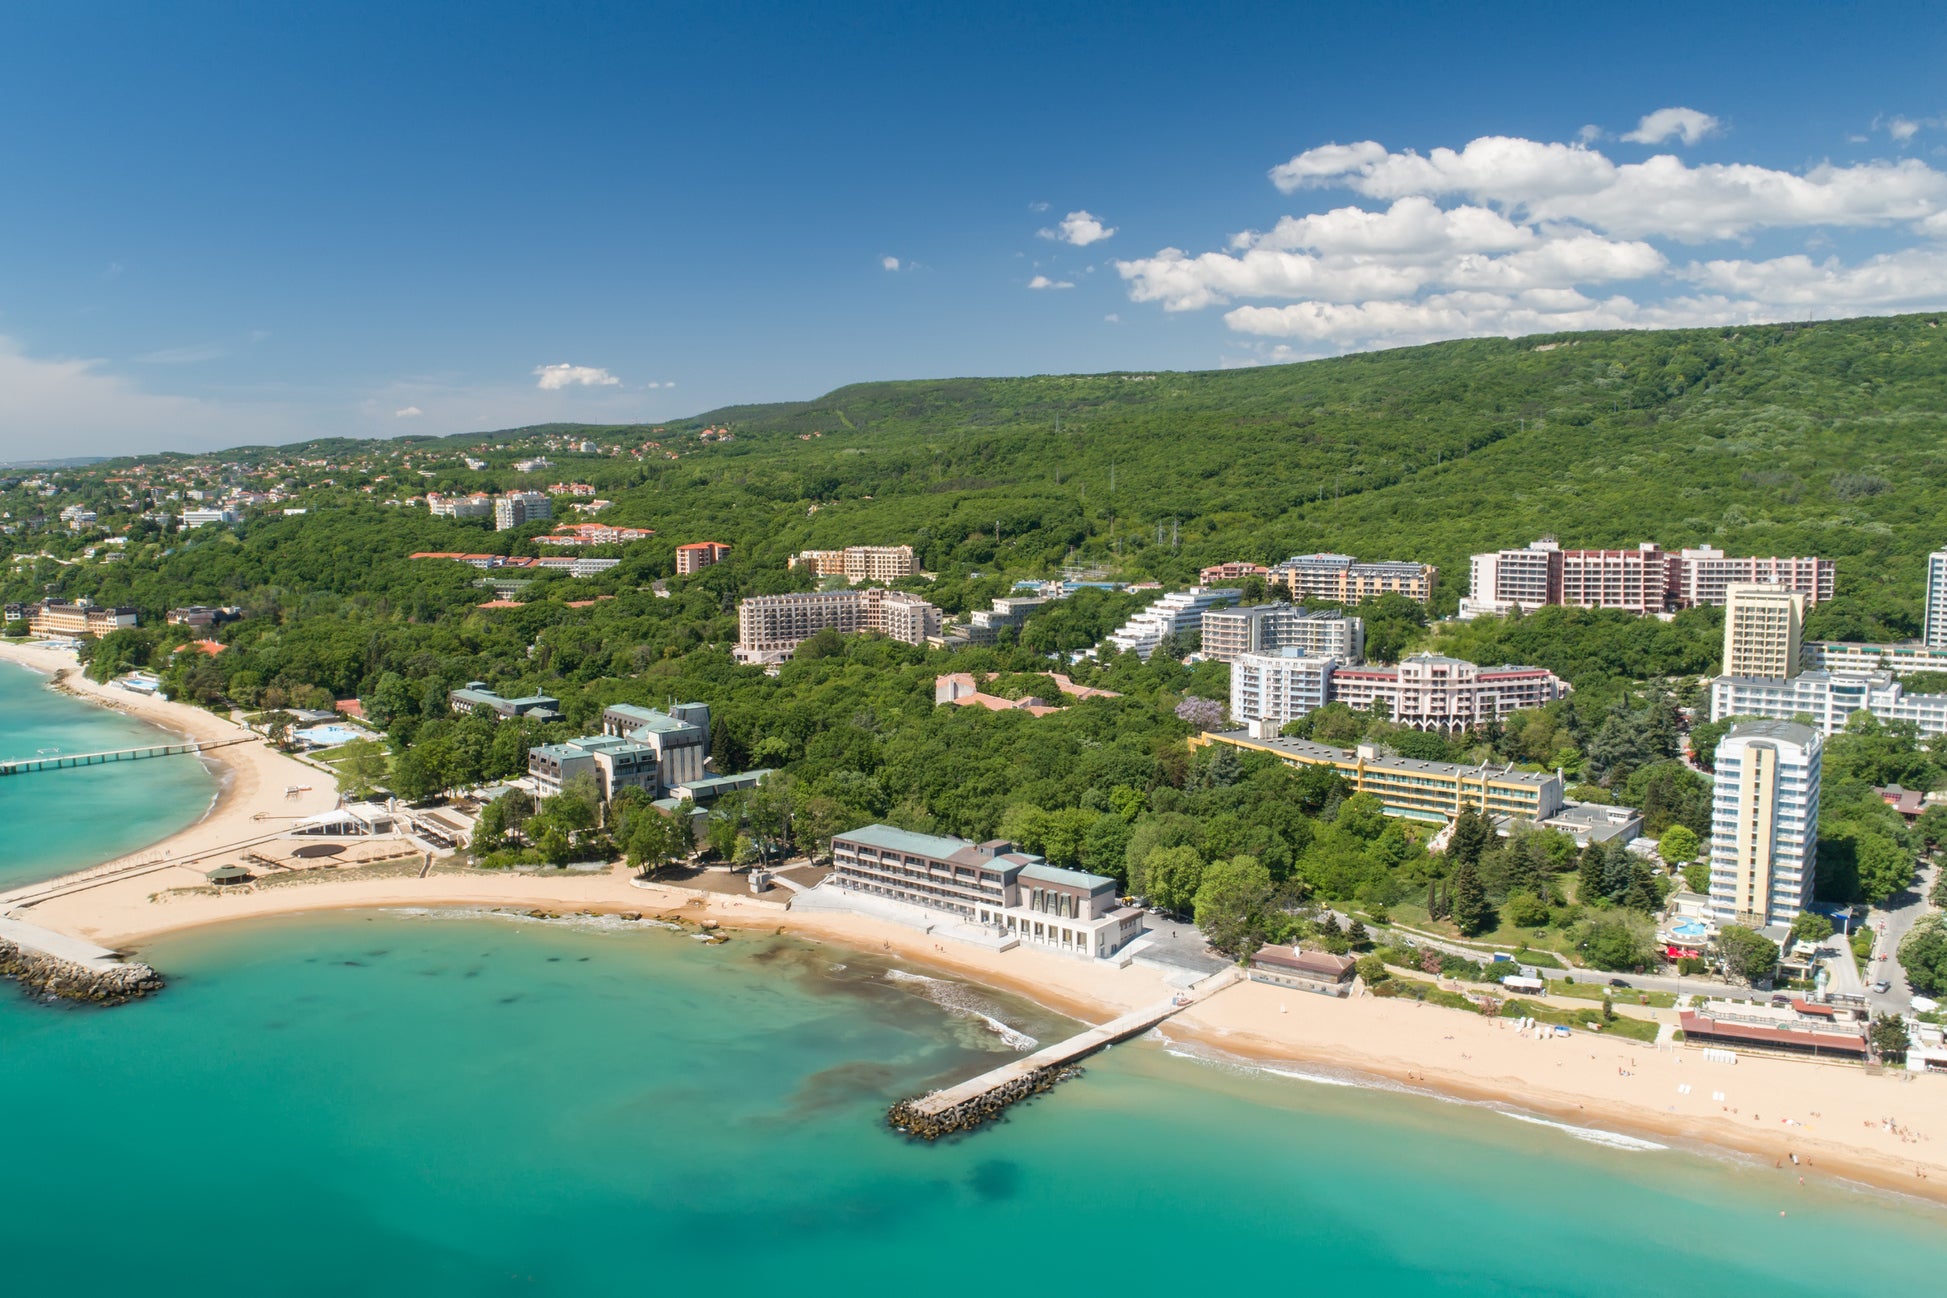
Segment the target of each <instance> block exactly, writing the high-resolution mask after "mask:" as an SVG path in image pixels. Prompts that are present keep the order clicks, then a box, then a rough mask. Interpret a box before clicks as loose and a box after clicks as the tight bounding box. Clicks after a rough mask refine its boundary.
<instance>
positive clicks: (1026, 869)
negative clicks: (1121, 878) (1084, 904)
mask: <svg viewBox="0 0 1947 1298" xmlns="http://www.w3.org/2000/svg"><path fill="white" fill-rule="evenodd" d="M1021 877H1022V878H1023V879H1039V880H1041V882H1043V883H1065V884H1067V885H1068V886H1069V887H1071V888H1087V889H1088V890H1089V891H1090V892H1099V891H1100V890H1101V889H1102V888H1103V887H1104V886H1107V887H1114V886H1115V880H1114V879H1111V878H1109V877H1108V876H1106V875H1100V874H1088V873H1086V872H1084V871H1082V870H1064V869H1062V868H1061V867H1060V866H1058V865H1025V866H1022V867H1021Z"/></svg>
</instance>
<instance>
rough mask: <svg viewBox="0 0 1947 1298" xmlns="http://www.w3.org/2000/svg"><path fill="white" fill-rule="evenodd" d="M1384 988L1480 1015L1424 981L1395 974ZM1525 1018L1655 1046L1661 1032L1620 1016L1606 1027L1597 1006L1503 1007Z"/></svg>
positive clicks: (1504, 1012) (1514, 1002)
mask: <svg viewBox="0 0 1947 1298" xmlns="http://www.w3.org/2000/svg"><path fill="white" fill-rule="evenodd" d="M1380 986H1381V987H1391V988H1394V989H1395V990H1394V991H1393V992H1392V994H1393V995H1395V996H1401V997H1410V998H1411V999H1413V1000H1420V1001H1425V1002H1427V1003H1428V1004H1430V1005H1441V1006H1445V1007H1446V1008H1448V1009H1455V1010H1468V1011H1470V1012H1472V1013H1475V1014H1478V1013H1480V1009H1479V1007H1478V1006H1476V1005H1475V1004H1474V1003H1473V1002H1472V1001H1470V1000H1468V999H1467V998H1466V997H1465V996H1464V995H1462V994H1461V993H1459V992H1450V991H1445V990H1442V989H1441V988H1439V987H1436V986H1435V985H1434V984H1432V983H1430V982H1426V981H1424V980H1423V979H1419V978H1408V977H1404V976H1402V975H1400V974H1394V975H1393V976H1392V977H1391V978H1390V979H1388V980H1387V981H1386V982H1384V983H1382V984H1380ZM1376 990H1377V989H1375V991H1376ZM1498 990H1499V989H1498V988H1495V987H1492V986H1490V985H1488V984H1485V983H1483V984H1481V991H1483V992H1485V993H1488V994H1490V995H1491V994H1494V993H1495V992H1497V991H1498ZM1524 1016H1525V1017H1527V1018H1532V1019H1536V1020H1538V1021H1539V1022H1542V1023H1553V1024H1560V1025H1561V1026H1563V1027H1569V1028H1579V1029H1581V1030H1582V1031H1584V1032H1595V1033H1599V1034H1601V1035H1602V1036H1605V1037H1621V1038H1623V1039H1624V1040H1627V1041H1641V1042H1645V1043H1651V1042H1654V1041H1655V1040H1656V1034H1657V1032H1658V1030H1659V1028H1658V1025H1657V1024H1656V1023H1654V1022H1652V1021H1651V1020H1649V1019H1638V1018H1631V1017H1629V1016H1628V1015H1626V1014H1618V1015H1617V1016H1616V1017H1615V1018H1614V1019H1612V1020H1611V1021H1610V1022H1608V1023H1604V1022H1603V1021H1602V1011H1601V1010H1599V1009H1596V1008H1594V1007H1593V1006H1591V1007H1590V1008H1588V1009H1573V1010H1565V1009H1559V1008H1557V1007H1555V1006H1552V1005H1542V1004H1539V1003H1537V1002H1535V1001H1526V1000H1519V999H1510V1000H1506V1001H1503V1002H1502V1003H1501V1017H1502V1018H1504V1019H1518V1018H1522V1017H1524Z"/></svg>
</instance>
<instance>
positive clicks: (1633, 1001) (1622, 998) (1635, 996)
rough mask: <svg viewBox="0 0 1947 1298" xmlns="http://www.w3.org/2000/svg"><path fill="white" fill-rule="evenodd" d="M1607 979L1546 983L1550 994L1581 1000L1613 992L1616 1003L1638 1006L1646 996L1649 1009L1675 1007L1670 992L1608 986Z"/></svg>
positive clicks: (1595, 998)
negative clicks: (1632, 989)
mask: <svg viewBox="0 0 1947 1298" xmlns="http://www.w3.org/2000/svg"><path fill="white" fill-rule="evenodd" d="M1608 981H1609V980H1608V976H1607V975H1603V976H1602V981H1600V982H1572V983H1560V982H1553V983H1549V984H1548V994H1549V995H1550V996H1569V997H1573V998H1574V999H1576V1000H1582V1001H1597V1002H1600V1001H1601V1000H1602V998H1603V997H1604V996H1606V995H1608V994H1609V993H1611V992H1614V993H1615V997H1616V1004H1618V1005H1636V1006H1640V1005H1642V1004H1643V999H1642V998H1643V997H1645V996H1647V997H1649V1006H1650V1008H1651V1009H1658V1010H1667V1009H1674V1008H1675V1007H1676V1003H1677V998H1676V996H1675V995H1674V994H1673V993H1671V992H1644V991H1631V990H1628V989H1626V988H1622V987H1610V986H1608V985H1607V984H1608Z"/></svg>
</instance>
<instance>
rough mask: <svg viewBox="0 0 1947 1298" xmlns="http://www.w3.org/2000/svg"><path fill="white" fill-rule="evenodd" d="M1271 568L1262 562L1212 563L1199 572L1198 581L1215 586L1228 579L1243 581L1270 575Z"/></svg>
mask: <svg viewBox="0 0 1947 1298" xmlns="http://www.w3.org/2000/svg"><path fill="white" fill-rule="evenodd" d="M1270 575H1271V570H1270V569H1269V568H1267V567H1265V566H1264V565H1263V564H1261V563H1242V562H1239V561H1237V560H1232V561H1231V562H1229V563H1217V564H1212V565H1211V566H1210V567H1208V568H1205V569H1204V570H1203V571H1202V572H1199V573H1198V574H1197V581H1198V582H1199V583H1201V584H1202V585H1205V586H1215V585H1218V584H1220V583H1222V582H1227V581H1242V580H1244V578H1246V577H1269V576H1270Z"/></svg>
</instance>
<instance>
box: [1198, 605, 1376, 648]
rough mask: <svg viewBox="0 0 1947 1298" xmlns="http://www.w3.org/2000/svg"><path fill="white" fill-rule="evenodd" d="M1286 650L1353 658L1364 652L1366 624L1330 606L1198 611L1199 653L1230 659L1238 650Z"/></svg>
mask: <svg viewBox="0 0 1947 1298" xmlns="http://www.w3.org/2000/svg"><path fill="white" fill-rule="evenodd" d="M1286 650H1296V651H1298V652H1299V653H1300V654H1303V655H1306V656H1308V657H1314V658H1331V659H1334V660H1335V661H1338V662H1345V663H1356V662H1358V661H1360V660H1361V659H1362V658H1364V657H1365V655H1366V624H1365V622H1364V621H1363V620H1362V619H1360V618H1356V617H1348V616H1346V615H1345V614H1344V613H1340V612H1335V611H1333V610H1330V609H1316V610H1314V609H1305V608H1299V607H1298V606H1297V605H1294V604H1256V605H1252V606H1250V607H1248V608H1213V609H1210V610H1208V611H1207V612H1205V613H1204V615H1203V652H1204V656H1205V657H1208V658H1213V659H1215V660H1216V661H1218V662H1220V663H1230V662H1236V661H1237V659H1238V658H1240V657H1241V656H1243V655H1244V654H1272V653H1282V652H1284V651H1286Z"/></svg>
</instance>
